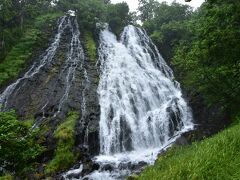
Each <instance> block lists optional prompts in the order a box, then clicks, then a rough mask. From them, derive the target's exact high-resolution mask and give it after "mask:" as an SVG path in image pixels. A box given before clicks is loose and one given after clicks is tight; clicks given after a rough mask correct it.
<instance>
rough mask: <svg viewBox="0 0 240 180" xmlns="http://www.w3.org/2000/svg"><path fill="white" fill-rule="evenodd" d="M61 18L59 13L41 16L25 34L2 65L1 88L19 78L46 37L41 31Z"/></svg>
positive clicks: (0, 66) (0, 71)
mask: <svg viewBox="0 0 240 180" xmlns="http://www.w3.org/2000/svg"><path fill="white" fill-rule="evenodd" d="M59 16H61V14H59V13H51V14H45V15H42V16H39V17H37V18H36V20H35V23H34V24H33V25H31V26H29V27H28V28H26V29H27V30H26V31H25V32H24V34H23V36H22V38H21V39H20V40H19V42H18V43H17V44H16V45H15V46H14V47H13V48H12V49H11V51H10V52H9V53H8V54H7V56H6V58H5V59H4V60H3V62H2V63H1V64H0V86H2V85H3V84H4V83H6V82H7V81H9V80H12V79H15V78H17V76H18V75H19V73H20V72H21V70H22V69H23V68H24V67H25V66H26V62H27V60H28V59H29V58H30V57H31V55H32V53H33V49H34V47H36V46H38V45H39V42H40V41H41V39H42V38H43V37H42V36H44V33H43V31H41V30H42V29H43V28H44V27H46V26H51V24H52V23H53V22H55V21H56V19H57V18H58V17H59Z"/></svg>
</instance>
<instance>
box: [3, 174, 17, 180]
mask: <svg viewBox="0 0 240 180" xmlns="http://www.w3.org/2000/svg"><path fill="white" fill-rule="evenodd" d="M13 179H14V178H13V177H12V176H11V175H4V176H0V180H13Z"/></svg>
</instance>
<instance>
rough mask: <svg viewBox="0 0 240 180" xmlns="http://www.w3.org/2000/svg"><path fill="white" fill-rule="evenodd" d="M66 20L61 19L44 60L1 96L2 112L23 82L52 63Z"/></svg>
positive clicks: (37, 63)
mask: <svg viewBox="0 0 240 180" xmlns="http://www.w3.org/2000/svg"><path fill="white" fill-rule="evenodd" d="M66 19H67V17H66V16H64V17H62V18H61V19H60V21H59V25H58V32H57V34H56V36H55V38H54V41H53V43H52V44H51V45H50V47H49V48H48V49H47V50H46V52H45V54H44V56H43V57H42V59H41V60H40V61H39V62H35V63H34V64H33V65H32V66H31V68H30V69H29V70H28V71H27V72H26V73H25V74H24V76H23V77H21V78H19V79H18V80H17V81H16V82H14V83H13V84H11V85H9V86H8V87H7V88H6V89H5V91H4V92H3V93H2V94H0V110H1V111H4V110H5V109H6V107H7V104H8V99H9V97H10V96H11V95H12V93H13V92H14V91H16V90H18V89H19V88H21V85H22V83H21V82H22V81H24V80H26V79H30V78H32V77H33V76H34V75H35V74H37V73H38V72H39V70H40V69H41V68H43V67H44V66H46V65H48V64H49V63H51V61H52V59H53V57H54V55H55V53H56V50H57V48H58V47H59V43H60V40H61V36H62V34H63V32H64V30H65V28H66V27H67V23H66Z"/></svg>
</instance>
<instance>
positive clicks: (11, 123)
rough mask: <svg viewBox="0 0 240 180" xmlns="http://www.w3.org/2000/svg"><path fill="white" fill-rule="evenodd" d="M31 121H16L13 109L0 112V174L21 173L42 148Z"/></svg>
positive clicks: (32, 161)
mask: <svg viewBox="0 0 240 180" xmlns="http://www.w3.org/2000/svg"><path fill="white" fill-rule="evenodd" d="M31 127H32V123H31V122H21V121H18V119H17V115H16V113H15V112H14V111H9V112H1V113H0V167H1V169H0V175H3V173H6V172H12V173H16V174H21V172H23V170H24V169H25V168H29V167H31V165H32V164H33V163H35V162H36V158H37V157H38V156H39V155H40V154H41V153H42V152H43V151H44V148H43V147H42V146H40V145H39V144H37V143H36V138H35V137H36V133H37V130H33V129H32V128H31Z"/></svg>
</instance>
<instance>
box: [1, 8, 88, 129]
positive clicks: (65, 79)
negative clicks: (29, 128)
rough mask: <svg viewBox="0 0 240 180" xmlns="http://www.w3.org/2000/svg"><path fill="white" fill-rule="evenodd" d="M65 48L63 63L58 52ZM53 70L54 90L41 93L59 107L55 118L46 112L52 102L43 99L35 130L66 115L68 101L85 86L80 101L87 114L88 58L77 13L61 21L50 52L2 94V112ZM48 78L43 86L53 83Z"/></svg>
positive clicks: (82, 109) (64, 17) (69, 13)
mask: <svg viewBox="0 0 240 180" xmlns="http://www.w3.org/2000/svg"><path fill="white" fill-rule="evenodd" d="M69 32H70V33H69ZM67 36H69V38H71V39H69V41H68V39H64V37H67ZM62 45H65V46H66V47H67V51H66V56H62V57H65V58H64V59H63V61H61V60H60V59H59V58H58V55H59V52H60V51H62V49H61V46H62ZM62 52H65V51H62ZM62 54H63V53H62ZM52 70H54V71H56V76H54V78H53V79H52V84H51V85H50V87H51V88H48V87H47V88H45V89H44V90H42V91H41V93H43V95H45V96H48V97H53V100H54V106H56V107H54V114H51V115H50V114H49V113H48V112H47V111H48V110H49V108H50V109H51V107H52V105H53V103H52V102H51V100H49V98H43V101H42V103H41V104H39V107H38V108H39V109H38V110H39V111H40V112H41V113H42V116H41V117H39V118H37V119H36V122H35V124H34V126H33V127H36V126H38V125H40V124H41V123H42V122H43V120H45V119H48V117H49V116H51V117H53V118H55V117H57V115H59V114H60V112H61V114H66V113H67V108H66V107H67V106H68V104H69V101H71V100H72V99H70V98H69V95H71V96H77V94H74V93H75V91H76V89H79V88H80V86H83V88H82V89H79V91H81V93H78V94H81V95H79V96H78V97H77V98H78V99H79V101H80V102H81V105H80V106H81V114H82V116H83V115H84V113H85V110H86V108H85V104H86V102H85V101H86V100H85V97H84V96H85V91H86V90H87V87H88V82H89V80H88V74H87V71H86V69H85V54H84V50H83V47H82V44H81V41H80V31H79V26H78V22H77V18H76V17H75V12H74V11H69V12H68V13H67V15H65V16H63V17H62V18H60V20H59V23H58V31H57V34H56V35H55V38H54V40H53V42H52V43H51V45H50V46H49V48H47V49H46V51H45V52H44V53H43V54H42V55H41V56H40V59H39V60H37V61H35V62H34V64H33V65H32V66H31V68H30V69H29V70H28V71H27V72H26V73H25V74H24V76H23V77H21V78H19V79H18V80H17V81H16V82H14V83H13V84H11V85H9V86H8V87H7V88H6V90H5V91H4V92H3V93H2V94H0V110H1V111H4V110H8V109H9V108H11V107H12V105H14V104H13V103H12V102H11V103H9V99H13V98H14V97H17V96H18V95H19V93H18V92H21V91H22V90H24V88H25V87H27V86H31V81H32V79H34V77H35V76H37V77H39V78H36V79H34V80H38V79H41V76H42V73H43V75H44V74H46V73H48V74H51V73H52V72H53V71H52ZM51 71H52V72H51ZM76 76H77V78H76ZM49 77H50V76H48V78H47V79H46V80H43V81H42V82H43V84H44V83H46V82H48V81H49V80H50V79H49ZM80 79H83V80H81V85H80V86H79V84H80V83H78V84H77V83H76V81H79V80H80ZM39 82H40V83H39V85H38V86H42V85H43V84H41V83H42V82H41V80H40V81H39ZM38 86H37V87H38ZM59 86H61V88H59ZM57 87H58V88H57ZM20 90H21V91H20ZM56 94H57V95H56ZM73 94H74V95H73ZM30 95H31V94H30ZM41 95H42V94H41ZM54 98H55V99H54ZM13 102H15V101H13Z"/></svg>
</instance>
